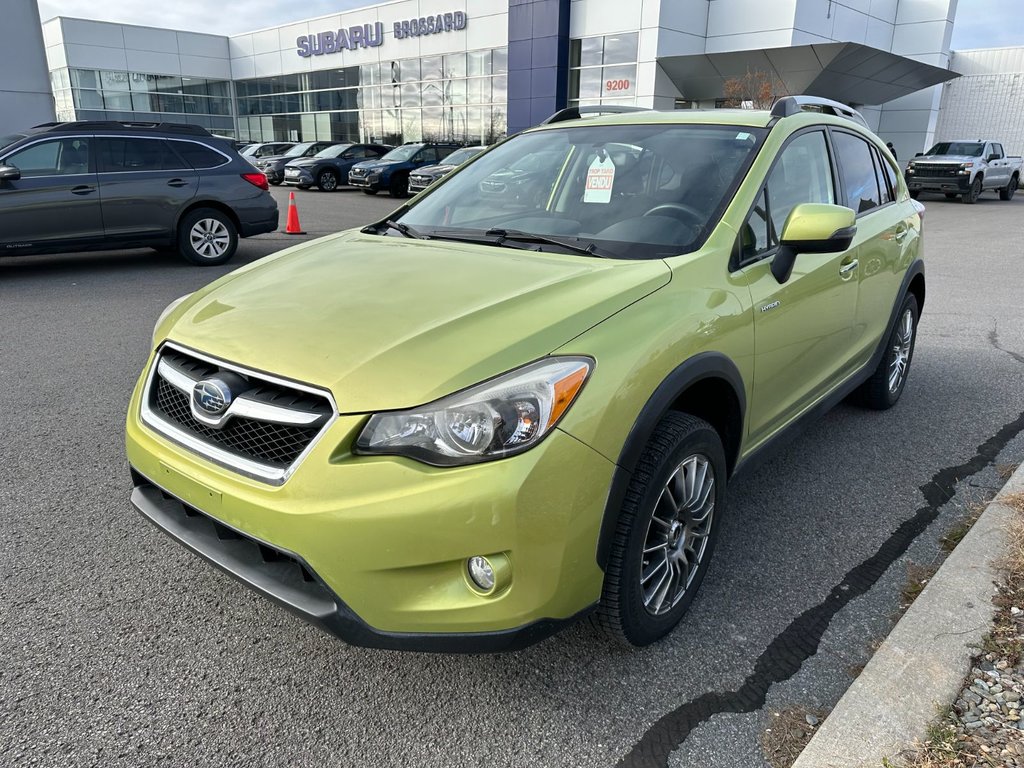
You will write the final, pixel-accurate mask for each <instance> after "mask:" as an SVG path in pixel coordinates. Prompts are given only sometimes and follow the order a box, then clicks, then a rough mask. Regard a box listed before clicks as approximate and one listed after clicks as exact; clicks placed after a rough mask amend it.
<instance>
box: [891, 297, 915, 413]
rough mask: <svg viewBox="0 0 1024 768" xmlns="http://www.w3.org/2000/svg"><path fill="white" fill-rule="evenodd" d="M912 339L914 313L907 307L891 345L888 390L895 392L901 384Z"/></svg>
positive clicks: (904, 375) (908, 359) (908, 361)
mask: <svg viewBox="0 0 1024 768" xmlns="http://www.w3.org/2000/svg"><path fill="white" fill-rule="evenodd" d="M913 341H914V315H913V313H912V312H911V311H910V309H909V308H908V309H907V310H906V311H904V313H903V316H902V317H901V318H900V324H899V326H898V328H897V329H896V338H895V339H894V343H893V346H892V361H891V362H890V363H889V392H891V393H893V394H896V393H897V392H898V391H899V389H900V387H901V386H903V379H904V378H905V377H906V375H907V366H909V365H910V347H911V344H913Z"/></svg>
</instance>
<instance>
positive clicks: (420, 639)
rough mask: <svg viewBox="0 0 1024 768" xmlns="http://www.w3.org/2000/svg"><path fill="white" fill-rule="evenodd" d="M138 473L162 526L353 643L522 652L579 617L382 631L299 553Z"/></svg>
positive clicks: (149, 512)
mask: <svg viewBox="0 0 1024 768" xmlns="http://www.w3.org/2000/svg"><path fill="white" fill-rule="evenodd" d="M132 476H133V477H132V479H133V481H134V483H135V487H134V489H133V490H132V496H131V500H132V505H133V506H134V507H135V508H136V509H137V510H138V511H139V512H140V513H141V514H142V515H143V517H145V518H146V519H148V520H149V521H150V522H151V523H153V524H154V525H155V526H156V527H157V528H159V529H160V530H162V531H163V532H164V533H166V534H167V535H168V536H170V537H171V538H172V539H175V540H176V541H177V542H178V543H180V544H182V545H184V546H185V547H186V548H187V549H190V550H191V551H192V552H194V553H195V554H197V555H199V556H200V557H202V558H203V559H204V560H206V561H207V562H209V563H211V564H212V565H215V566H216V567H217V568H220V569H221V570H222V571H224V572H225V573H227V574H228V575H230V576H232V577H233V578H235V579H237V580H238V581H240V582H242V583H243V584H245V585H246V586H249V587H251V588H252V589H254V590H256V591H257V592H259V593H260V594H261V595H263V596H264V597H266V598H269V599H270V600H273V601H274V602H275V603H277V604H278V605H281V606H283V607H284V608H286V609H288V610H289V611H291V612H292V613H294V614H296V615H297V616H299V617H300V618H302V619H305V620H306V621H308V622H309V623H310V624H313V625H315V626H317V627H319V628H320V629H322V630H323V631H324V632H327V633H328V634H331V635H334V636H336V637H338V638H340V639H342V640H344V641H345V642H347V643H349V644H350V645H357V646H361V647H364V648H385V649H389V650H407V651H426V652H434V653H498V652H503V651H515V650H519V649H521V648H525V647H527V646H529V645H533V644H534V643H537V642H540V641H541V640H544V639H545V638H547V637H550V636H551V635H553V634H554V633H555V632H557V631H558V630H560V629H561V628H562V627H564V626H566V625H568V624H571V623H573V622H574V621H575V620H576V619H578V618H579V616H573V617H570V618H568V619H541V620H539V621H535V622H533V623H532V624H527V625H525V626H522V627H518V628H516V629H511V630H504V631H497V632H476V633H468V632H467V633H450V634H446V633H421V634H415V633H397V632H381V631H378V630H376V629H374V628H373V627H371V626H369V625H368V624H367V623H366V622H364V621H363V620H362V619H360V618H359V617H358V616H357V615H356V614H355V613H354V612H353V611H352V609H351V608H349V607H348V606H347V605H345V603H344V602H342V600H341V598H339V597H338V596H337V595H336V594H334V593H333V592H332V591H331V590H330V588H329V587H328V586H327V585H326V584H325V583H324V581H323V579H321V578H320V577H319V576H318V575H317V574H316V573H314V572H313V570H312V569H311V568H310V567H309V565H308V564H307V563H305V561H303V560H302V558H301V557H299V556H298V555H296V554H294V553H292V552H286V551H284V550H280V549H278V548H276V547H273V546H271V545H269V544H266V543H265V542H260V541H257V540H256V539H253V538H252V537H250V536H247V535H246V534H244V533H242V532H240V531H237V530H235V529H232V528H229V527H227V526H225V525H224V524H223V523H220V522H218V521H217V520H216V519H214V518H212V517H209V516H207V515H205V514H203V513H202V512H199V511H198V510H196V509H195V508H194V507H190V506H188V505H187V504H184V503H183V502H181V501H180V500H179V499H176V498H174V497H173V496H171V495H169V494H167V493H166V492H164V491H163V490H161V489H160V488H158V487H157V486H155V485H153V484H152V483H151V482H150V481H148V480H147V479H146V478H144V477H142V476H141V475H139V474H138V473H136V472H133V473H132ZM590 610H591V609H584V610H583V611H582V612H581V614H585V613H589V612H590Z"/></svg>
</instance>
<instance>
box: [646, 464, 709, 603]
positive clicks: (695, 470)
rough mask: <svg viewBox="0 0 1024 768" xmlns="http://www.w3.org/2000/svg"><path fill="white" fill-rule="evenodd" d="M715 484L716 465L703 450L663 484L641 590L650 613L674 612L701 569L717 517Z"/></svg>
mask: <svg viewBox="0 0 1024 768" xmlns="http://www.w3.org/2000/svg"><path fill="white" fill-rule="evenodd" d="M714 489H715V472H714V468H713V467H712V465H711V462H710V460H709V459H708V458H707V457H706V456H704V455H702V454H694V455H691V456H689V457H687V458H686V459H684V460H683V461H682V463H680V464H679V466H677V467H676V468H675V470H674V471H673V472H672V474H671V475H670V476H669V479H668V481H667V482H666V483H665V486H664V487H663V488H662V491H661V495H660V496H659V497H658V500H657V502H656V503H655V505H654V511H653V513H652V515H651V521H650V523H649V524H648V527H647V535H646V537H645V538H644V550H643V556H642V558H641V563H640V575H639V578H640V591H641V594H642V597H643V603H644V607H645V608H646V609H647V612H648V613H650V614H652V615H655V616H660V615H663V614H666V613H668V612H669V611H671V610H672V609H673V608H674V607H675V606H676V605H678V604H679V601H680V600H682V598H683V596H684V595H685V594H686V591H687V589H688V588H689V586H690V584H691V582H692V581H693V578H694V576H695V575H696V574H697V572H698V571H699V570H700V568H699V566H700V563H701V560H702V559H703V557H704V552H705V550H706V549H707V545H708V537H709V535H710V533H711V529H712V521H713V519H714V511H715V494H714Z"/></svg>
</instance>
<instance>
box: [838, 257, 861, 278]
mask: <svg viewBox="0 0 1024 768" xmlns="http://www.w3.org/2000/svg"><path fill="white" fill-rule="evenodd" d="M859 264H860V262H859V261H857V259H854V260H853V261H851V262H850V263H848V264H843V265H842V266H841V267H839V276H840V277H843V278H845V277H847V276H848V275H850V274H851V273H852V272H853V270H855V269H856V268H857V265H859Z"/></svg>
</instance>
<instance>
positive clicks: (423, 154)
mask: <svg viewBox="0 0 1024 768" xmlns="http://www.w3.org/2000/svg"><path fill="white" fill-rule="evenodd" d="M437 159H438V158H437V148H436V147H424V148H423V149H421V150H420V151H419V152H417V153H416V160H417V161H418V162H421V163H436V162H437Z"/></svg>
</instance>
